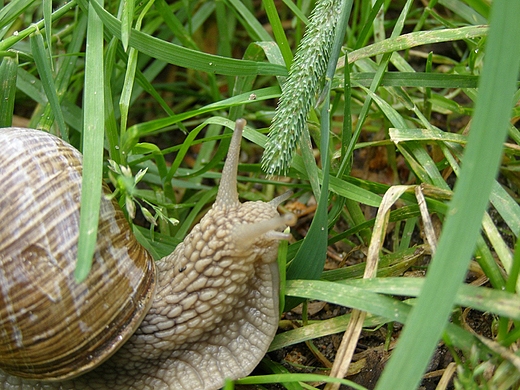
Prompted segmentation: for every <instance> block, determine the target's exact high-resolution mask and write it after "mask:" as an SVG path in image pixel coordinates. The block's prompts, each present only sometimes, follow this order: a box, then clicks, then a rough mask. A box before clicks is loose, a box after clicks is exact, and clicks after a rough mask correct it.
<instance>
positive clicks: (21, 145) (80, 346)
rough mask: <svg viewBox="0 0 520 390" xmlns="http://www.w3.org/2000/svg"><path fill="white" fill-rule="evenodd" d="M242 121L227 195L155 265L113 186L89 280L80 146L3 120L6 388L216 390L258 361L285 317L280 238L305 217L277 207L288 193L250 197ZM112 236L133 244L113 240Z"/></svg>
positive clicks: (0, 381)
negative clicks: (80, 278) (242, 158)
mask: <svg viewBox="0 0 520 390" xmlns="http://www.w3.org/2000/svg"><path fill="white" fill-rule="evenodd" d="M244 126H245V121H244V120H238V121H237V124H236V127H235V133H234V135H233V139H232V142H231V145H230V149H229V153H228V158H227V159H226V164H225V166H224V170H223V173H222V180H221V183H220V186H219V191H218V195H217V199H216V201H215V203H214V204H213V206H212V208H211V209H210V211H209V212H208V213H207V214H206V215H205V216H204V217H203V218H202V220H201V222H200V223H199V224H198V225H196V226H195V227H194V228H193V230H192V231H191V233H190V234H189V235H188V236H187V237H186V238H185V240H184V241H183V242H182V243H180V244H179V245H178V246H177V248H176V249H175V251H174V252H173V253H172V254H171V255H169V256H167V257H165V258H163V259H161V260H159V261H157V262H156V263H155V267H156V269H157V275H156V272H155V270H154V264H153V262H152V261H151V259H150V257H149V255H148V254H147V253H146V252H145V251H144V250H143V249H142V248H141V247H140V246H139V245H138V244H137V243H136V242H135V239H134V238H133V237H132V235H131V234H130V232H129V227H128V225H127V223H126V221H125V220H124V216H123V215H122V213H121V211H120V210H119V208H118V207H117V205H116V204H113V203H111V202H109V201H107V200H105V199H103V203H102V209H101V214H102V218H101V219H100V230H99V233H98V240H99V241H100V245H101V246H100V248H98V250H97V251H96V255H95V257H94V264H93V268H92V271H91V274H90V275H89V277H88V278H87V280H86V281H85V282H83V283H80V284H77V283H76V282H75V281H74V279H73V269H74V266H75V259H76V248H75V246H76V242H77V234H78V232H77V229H78V226H79V214H78V208H79V194H80V193H81V191H80V185H81V155H80V154H79V153H78V152H77V151H75V150H74V149H73V148H72V147H70V146H69V145H67V144H65V143H64V142H63V141H61V140H59V139H57V138H55V137H53V136H49V135H47V134H45V133H41V132H36V131H34V130H25V129H4V130H0V143H1V144H2V145H9V151H8V152H7V153H3V152H4V150H0V183H2V184H3V185H5V186H6V188H4V190H3V191H2V195H0V215H1V217H2V222H3V225H2V227H1V229H0V262H1V264H2V268H1V270H2V273H1V276H0V289H1V291H0V295H1V297H0V389H31V388H39V389H40V388H44V389H57V388H59V389H176V390H177V389H185V390H188V389H189V390H211V389H218V388H220V387H222V386H223V384H224V379H225V378H232V379H234V378H239V377H241V376H245V375H248V374H249V373H250V372H251V371H252V369H253V368H254V367H255V366H256V365H257V364H258V362H259V361H260V359H262V357H263V356H264V354H265V352H266V350H267V348H268V347H269V344H270V343H271V341H272V338H273V337H274V334H275V332H276V329H277V325H278V268H277V264H276V257H277V247H278V242H279V240H282V239H288V238H289V235H287V234H284V233H281V232H280V231H279V230H280V229H283V228H284V227H285V226H287V225H292V224H294V222H295V217H294V216H292V215H285V216H280V215H279V214H278V212H277V210H276V209H277V206H278V204H279V203H280V202H282V201H283V200H285V198H286V197H285V196H282V197H279V198H277V199H274V200H272V201H271V202H267V203H265V202H245V203H240V202H239V200H238V193H237V189H236V185H237V182H236V180H237V166H238V156H239V150H240V140H241V134H242V130H243V128H244ZM13 133H16V135H14V134H13ZM18 134H19V135H18ZM6 149H7V147H6ZM11 149H12V150H11ZM17 150H18V151H17ZM20 150H21V151H20ZM51 156H53V157H51ZM22 159H23V160H22ZM33 160H36V161H33ZM47 160H49V161H48V162H46V161H47ZM20 161H23V165H20V164H19V162H20ZM42 161H43V162H42ZM33 165H34V166H35V168H33V167H32V166H33ZM20 166H22V167H23V171H22V169H21V168H15V167H20ZM56 167H57V168H56ZM19 171H22V172H19ZM35 176H37V177H38V179H35ZM14 177H17V178H16V179H15V178H14ZM20 182H24V184H23V185H21V184H19V183H20ZM6 183H7V184H6ZM72 183H74V184H72ZM27 187H31V189H27ZM49 195H51V196H49ZM48 199H52V201H51V202H49V201H47V202H48V203H50V205H48V206H44V207H41V206H39V203H41V202H45V200H48ZM42 210H43V212H42ZM27 212H28V213H27ZM105 215H106V216H105ZM62 219H64V220H66V221H67V222H66V223H65V224H64V225H62V224H61V222H60V221H61V220H62ZM48 230H49V231H50V232H52V233H48V232H47V231H48ZM26 235H28V236H26ZM62 235H63V236H65V237H66V238H61V236H62ZM108 236H114V238H115V239H116V241H117V242H119V240H120V241H121V242H125V244H119V243H117V244H113V245H110V244H107V245H104V244H102V242H103V240H105V239H106V238H107V237H108ZM27 237H30V238H27ZM12 249H14V251H13V250H12ZM114 259H116V260H114ZM112 261H114V264H112V263H111V262H112ZM114 281H116V283H113V282H114ZM155 283H156V286H155V288H154V284H155ZM33 294H34V295H35V296H36V298H33V297H32V296H33ZM29 296H31V297H29ZM112 299H113V300H114V301H112ZM62 305H63V306H62ZM40 310H41V311H40ZM143 316H144V319H143ZM141 320H142V321H141ZM26 325H28V328H27V329H28V330H27V329H26ZM136 327H137V329H135V328H136ZM69 336H71V337H72V338H69ZM126 339H128V340H127V341H126ZM125 341H126V342H125ZM116 350H117V351H116ZM114 352H115V353H114ZM112 354H113V356H111V355H112ZM47 355H48V356H47ZM109 357H110V358H109ZM107 359H108V360H107ZM104 360H106V361H104ZM103 361H104V363H103V364H100V363H101V362H103ZM99 364H100V365H99ZM96 365H98V366H97V367H96V368H95V369H93V368H94V367H95V366H96ZM92 369H93V370H92ZM89 370H92V371H89ZM86 371H89V372H86ZM84 372H86V373H84ZM82 373H84V374H82ZM78 375H80V376H78ZM24 378H27V379H24ZM47 379H51V380H53V381H54V382H46V381H45V380H47Z"/></svg>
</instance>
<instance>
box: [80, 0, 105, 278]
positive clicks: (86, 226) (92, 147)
mask: <svg viewBox="0 0 520 390" xmlns="http://www.w3.org/2000/svg"><path fill="white" fill-rule="evenodd" d="M96 1H102V0H93V1H91V2H90V4H89V13H88V30H87V45H86V46H87V49H86V60H85V95H84V108H83V123H84V129H83V156H84V157H83V182H82V187H81V212H80V238H79V243H78V263H77V265H76V270H75V273H74V276H75V277H76V280H78V281H81V280H83V279H85V278H86V277H87V275H88V273H89V271H90V268H91V265H92V258H93V255H94V250H95V247H96V240H97V227H98V221H99V207H100V204H101V183H102V177H103V140H104V128H105V115H104V110H105V103H104V93H103V85H104V84H103V78H104V72H103V69H104V66H103V23H102V22H101V20H100V19H99V17H98V16H97V14H96V12H94V9H93V6H92V5H93V3H94V2H96ZM101 5H102V2H101Z"/></svg>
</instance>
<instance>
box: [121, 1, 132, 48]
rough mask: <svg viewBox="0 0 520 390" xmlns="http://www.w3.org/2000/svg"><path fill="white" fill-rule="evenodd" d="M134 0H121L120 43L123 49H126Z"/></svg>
mask: <svg viewBox="0 0 520 390" xmlns="http://www.w3.org/2000/svg"><path fill="white" fill-rule="evenodd" d="M134 5H135V3H134V0H123V15H121V43H122V44H123V49H125V51H127V50H128V41H129V39H130V32H131V31H132V23H133V21H134Z"/></svg>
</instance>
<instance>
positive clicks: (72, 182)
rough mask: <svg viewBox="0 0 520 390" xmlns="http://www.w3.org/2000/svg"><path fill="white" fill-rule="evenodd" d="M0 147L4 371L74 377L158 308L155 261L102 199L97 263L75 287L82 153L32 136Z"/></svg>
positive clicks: (11, 133) (25, 132) (8, 136)
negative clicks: (153, 305) (154, 304)
mask: <svg viewBox="0 0 520 390" xmlns="http://www.w3.org/2000/svg"><path fill="white" fill-rule="evenodd" d="M0 145H2V146H1V148H0V161H1V165H0V182H1V184H2V190H1V191H2V193H1V195H0V221H2V225H1V226H0V261H1V267H2V270H1V274H0V288H1V294H0V329H1V332H0V367H1V369H2V370H4V371H5V372H8V373H10V374H13V375H17V376H20V377H28V378H33V379H49V378H51V379H64V378H69V377H73V376H76V375H79V374H81V373H82V372H84V371H87V370H89V369H91V368H92V367H94V366H96V365H97V364H99V363H100V361H102V360H104V359H106V358H107V357H109V356H110V355H111V354H113V353H114V352H115V351H116V350H117V348H119V346H120V345H121V344H122V343H124V342H125V341H126V340H127V339H128V338H129V337H130V336H131V335H132V334H133V333H134V331H135V329H136V328H137V326H138V325H139V324H140V322H141V321H142V319H143V318H144V316H145V315H146V313H147V312H148V309H149V307H150V305H151V303H152V300H151V297H152V296H153V293H154V288H155V270H154V263H153V261H152V259H151V257H150V255H149V254H148V253H147V252H146V251H145V250H144V249H143V248H142V247H141V246H140V245H139V244H138V243H137V241H136V240H135V238H134V237H133V236H132V235H131V234H129V231H130V228H129V226H128V223H127V221H126V220H125V217H124V215H123V213H122V212H121V210H120V209H119V207H117V205H114V204H112V202H110V201H109V200H107V199H106V198H105V197H102V203H101V212H100V221H99V232H98V240H97V242H98V243H97V249H96V253H95V255H94V260H93V263H94V266H93V268H92V272H91V273H90V275H89V276H88V278H87V279H86V280H85V281H84V282H82V283H76V281H75V280H74V275H73V273H74V268H75V262H76V256H77V240H78V228H77V227H78V226H79V199H80V194H81V173H82V166H81V162H82V156H81V154H80V153H79V152H78V151H77V150H76V149H74V148H72V147H71V146H70V145H68V144H66V143H65V142H63V141H62V140H61V139H59V138H56V137H54V136H52V135H49V134H46V133H44V132H41V131H36V130H31V129H21V128H9V129H2V130H0ZM106 191H108V189H106ZM107 285H110V286H111V287H110V291H109V293H108V291H107V290H106V286H107ZM64 335H66V336H67V337H64ZM71 340H74V342H71Z"/></svg>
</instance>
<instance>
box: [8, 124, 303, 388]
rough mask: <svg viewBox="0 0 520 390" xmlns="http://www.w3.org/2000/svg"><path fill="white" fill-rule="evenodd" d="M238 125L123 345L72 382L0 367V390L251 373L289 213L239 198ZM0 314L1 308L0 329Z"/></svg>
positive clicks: (268, 322) (203, 384) (266, 332)
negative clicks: (215, 186)
mask: <svg viewBox="0 0 520 390" xmlns="http://www.w3.org/2000/svg"><path fill="white" fill-rule="evenodd" d="M244 126H245V121H244V120H238V121H237V124H236V128H235V132H234V134H233V138H232V141H231V145H230V150H229V153H228V157H227V159H226V163H225V166H224V170H223V173H222V180H221V183H220V187H219V191H218V195H217V199H216V201H215V203H214V204H213V206H212V208H211V209H210V211H208V213H207V214H206V215H205V216H204V217H203V218H202V220H201V221H200V223H199V224H198V225H196V226H195V227H194V228H193V230H192V231H191V233H190V234H189V235H188V236H187V237H186V238H185V240H184V241H183V242H182V243H180V244H179V245H178V246H177V248H176V249H175V251H174V252H173V253H172V254H171V255H169V256H167V257H165V258H163V259H161V260H159V261H157V262H156V263H155V267H156V269H157V286H156V288H155V293H154V294H153V298H152V299H151V307H150V309H149V310H148V312H147V313H146V314H145V317H144V319H143V320H142V322H141V324H140V325H139V327H138V328H137V330H136V331H135V332H134V333H133V334H132V335H131V336H130V338H129V339H128V341H126V343H124V344H123V345H122V346H121V347H120V348H119V349H118V350H117V352H115V354H114V355H113V356H112V357H110V358H109V359H108V360H107V361H105V362H104V363H102V364H101V365H100V366H98V367H96V368H95V369H93V370H92V371H90V372H87V373H86V374H83V375H81V376H78V377H76V378H72V379H65V380H60V381H58V382H42V381H34V380H29V379H21V378H19V377H16V376H13V375H9V374H6V373H4V372H2V371H0V389H6V390H7V389H9V390H10V389H24V390H25V389H33V388H34V389H136V390H137V389H185V390H188V389H190V390H198V389H200V390H211V389H219V388H220V387H222V386H223V384H224V380H225V379H226V378H232V379H235V378H239V377H242V376H246V375H248V374H249V373H250V372H251V371H252V370H253V369H254V367H255V366H256V365H257V364H258V362H259V361H260V360H261V359H262V357H263V356H264V354H265V352H266V350H267V348H268V347H269V344H270V343H271V341H272V339H273V337H274V335H275V332H276V329H277V326H278V282H279V280H278V268H277V264H276V257H277V248H278V242H279V240H282V239H287V238H288V235H286V234H284V233H281V232H280V230H282V229H283V228H284V227H285V226H287V225H292V224H293V223H294V216H292V215H285V216H280V215H279V214H278V212H277V206H278V204H279V203H280V202H281V201H283V200H284V198H283V197H280V198H278V199H274V200H273V201H271V202H267V203H265V202H245V203H240V202H239V200H238V194H237V189H236V171H237V166H238V156H239V150H240V140H241V133H242V130H243V128H244ZM0 132H2V130H0ZM3 257H5V256H4V255H2V254H1V252H0V260H3ZM94 270H95V267H93V271H94ZM146 272H147V273H148V274H149V273H150V272H151V273H152V275H154V274H155V273H154V272H153V270H151V271H150V270H148V271H146ZM89 278H90V276H89ZM150 279H153V276H152V277H150ZM0 282H2V283H3V281H2V279H0ZM144 284H146V283H144ZM0 289H2V291H3V290H4V289H3V287H2V286H1V283H0ZM151 289H152V290H153V287H151ZM2 291H0V292H2ZM107 294H110V295H112V293H111V292H110V291H109V292H108V293H107ZM145 295H146V294H145ZM0 303H2V302H0ZM141 306H142V305H141ZM3 313H4V311H2V307H0V326H2V322H5V321H4V319H3V318H2V317H1V316H2V314H3ZM0 332H3V329H2V328H1V327H0ZM1 337H2V336H1V333H0V341H2V339H1ZM63 337H65V335H63ZM0 350H1V348H0Z"/></svg>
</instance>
